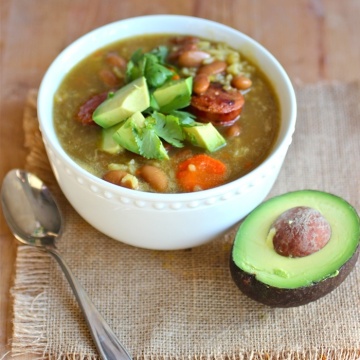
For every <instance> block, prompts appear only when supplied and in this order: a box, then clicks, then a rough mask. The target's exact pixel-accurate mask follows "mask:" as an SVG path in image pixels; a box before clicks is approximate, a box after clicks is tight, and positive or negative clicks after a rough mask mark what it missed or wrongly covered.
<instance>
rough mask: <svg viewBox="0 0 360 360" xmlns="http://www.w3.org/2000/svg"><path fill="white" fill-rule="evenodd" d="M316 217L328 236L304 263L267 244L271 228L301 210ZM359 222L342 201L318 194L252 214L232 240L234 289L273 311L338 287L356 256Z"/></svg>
mask: <svg viewBox="0 0 360 360" xmlns="http://www.w3.org/2000/svg"><path fill="white" fill-rule="evenodd" d="M299 206H304V207H310V208H313V209H316V210H317V211H319V212H320V213H321V214H322V216H323V217H324V218H325V219H326V220H327V221H328V222H329V224H330V227H331V236H330V239H329V241H328V243H327V244H326V245H325V246H324V247H323V248H322V249H320V250H318V251H316V252H314V253H312V254H310V255H307V256H304V257H287V256H283V255H280V254H278V253H277V252H276V251H275V249H274V245H273V243H272V240H271V231H270V230H271V229H272V225H273V223H274V222H275V221H276V219H278V217H279V216H280V215H281V214H283V213H284V212H285V211H287V210H289V209H292V208H295V207H299ZM359 243H360V218H359V215H358V214H357V212H356V210H355V209H354V208H353V207H352V206H351V205H350V204H349V203H348V202H346V201H345V200H344V199H342V198H340V197H338V196H335V195H333V194H329V193H325V192H322V191H317V190H300V191H294V192H290V193H287V194H284V195H280V196H276V197H274V198H272V199H270V200H268V201H266V202H264V203H262V204H261V205H259V206H258V207H257V208H255V209H254V210H253V211H252V212H251V213H250V214H249V215H248V216H247V217H246V219H245V220H244V221H243V222H242V223H241V225H240V227H239V230H238V231H237V234H236V236H235V240H234V243H233V247H232V251H231V256H230V272H231V276H232V278H233V280H234V282H235V283H236V285H237V286H238V288H239V289H240V290H241V291H242V292H243V293H244V294H246V295H247V296H248V297H250V298H251V299H253V300H256V301H258V302H260V303H263V304H265V305H269V306H273V307H294V306H300V305H305V304H307V303H310V302H312V301H315V300H317V299H319V298H321V297H323V296H324V295H326V294H328V293H329V292H331V291H332V290H334V289H335V288H336V287H337V286H339V285H340V284H341V283H342V282H343V281H344V280H345V278H346V277H347V276H348V275H349V273H350V272H351V270H352V269H353V268H354V266H355V264H356V261H357V259H358V257H359V252H360V246H359Z"/></svg>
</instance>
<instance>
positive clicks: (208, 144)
mask: <svg viewBox="0 0 360 360" xmlns="http://www.w3.org/2000/svg"><path fill="white" fill-rule="evenodd" d="M184 131H185V133H186V136H187V138H188V139H189V141H190V142H191V143H192V144H193V145H195V146H200V147H202V148H204V149H206V150H208V151H210V152H214V151H216V150H218V149H220V148H221V147H223V146H224V145H226V140H225V139H224V138H223V137H222V135H221V134H220V133H219V132H218V131H217V130H216V128H215V127H214V125H213V124H212V123H207V124H201V123H198V125H196V126H190V127H184Z"/></svg>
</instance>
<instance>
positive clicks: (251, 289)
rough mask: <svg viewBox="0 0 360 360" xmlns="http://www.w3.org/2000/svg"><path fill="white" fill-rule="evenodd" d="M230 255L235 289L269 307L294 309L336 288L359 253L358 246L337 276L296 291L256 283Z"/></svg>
mask: <svg viewBox="0 0 360 360" xmlns="http://www.w3.org/2000/svg"><path fill="white" fill-rule="evenodd" d="M232 253H233V249H232V250H231V253H230V273H231V277H232V279H233V281H234V282H235V284H236V285H237V287H238V288H239V289H240V290H241V291H242V292H243V293H244V294H245V295H247V296H248V297H249V298H251V299H253V300H255V301H257V302H260V303H262V304H264V305H268V306H271V307H282V308H289V307H296V306H301V305H306V304H308V303H310V302H313V301H315V300H318V299H320V298H321V297H323V296H325V295H327V294H328V293H330V292H331V291H333V290H334V289H335V288H337V287H338V286H339V285H340V284H341V283H342V282H343V281H344V280H345V279H346V277H347V276H348V275H349V274H350V272H351V271H352V270H353V268H354V266H355V264H356V261H357V260H358V257H359V253H360V246H359V245H358V246H357V248H356V251H355V252H354V254H353V256H352V257H351V258H350V259H349V260H348V261H347V262H346V263H345V264H344V265H343V266H342V267H341V268H340V269H339V273H338V275H337V276H334V277H330V278H326V279H324V280H322V281H320V282H317V283H314V284H313V285H310V286H304V287H299V288H297V289H282V288H276V287H272V286H269V285H266V284H264V283H262V282H261V281H258V280H257V279H256V278H255V276H254V275H252V274H248V273H246V272H245V271H243V270H241V269H240V268H238V267H237V266H236V264H235V262H234V261H233V258H232Z"/></svg>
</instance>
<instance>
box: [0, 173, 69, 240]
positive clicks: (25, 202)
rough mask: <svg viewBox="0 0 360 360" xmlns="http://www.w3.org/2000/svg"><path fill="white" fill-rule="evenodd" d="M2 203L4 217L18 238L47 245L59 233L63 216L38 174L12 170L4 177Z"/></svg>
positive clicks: (58, 235)
mask: <svg viewBox="0 0 360 360" xmlns="http://www.w3.org/2000/svg"><path fill="white" fill-rule="evenodd" d="M1 202H2V208H3V213H4V216H5V219H6V221H7V223H8V225H9V227H10V230H11V231H12V233H13V234H14V236H15V237H16V239H17V240H19V241H20V242H21V243H23V244H26V245H32V246H38V247H49V246H55V241H56V239H57V238H58V237H60V235H61V230H62V223H63V217H62V214H61V212H60V209H59V207H58V205H57V203H56V201H55V199H54V198H53V196H52V194H51V193H50V191H49V189H48V188H47V187H46V186H45V185H44V183H43V182H42V181H41V180H39V178H38V177H36V176H34V175H33V174H31V173H28V172H26V171H23V170H12V171H10V172H9V173H8V174H7V176H6V177H5V178H4V181H3V185H2V193H1Z"/></svg>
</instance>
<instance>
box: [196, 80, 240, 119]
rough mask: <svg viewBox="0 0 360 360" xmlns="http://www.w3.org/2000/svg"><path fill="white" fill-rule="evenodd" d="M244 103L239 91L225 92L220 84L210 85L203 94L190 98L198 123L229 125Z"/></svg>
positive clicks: (238, 114) (236, 116)
mask: <svg viewBox="0 0 360 360" xmlns="http://www.w3.org/2000/svg"><path fill="white" fill-rule="evenodd" d="M244 102H245V100H244V96H243V95H242V94H241V93H240V92H239V91H236V90H228V91H227V90H225V89H224V88H223V86H222V85H221V84H220V83H211V84H210V86H209V88H208V89H207V90H206V91H205V92H204V93H202V94H194V95H193V96H192V98H191V110H192V111H193V113H194V114H195V115H196V116H197V117H198V120H199V121H202V122H212V123H213V124H214V125H231V124H233V123H234V122H235V121H236V120H237V119H238V118H239V116H240V113H241V110H242V108H243V105H244Z"/></svg>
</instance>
